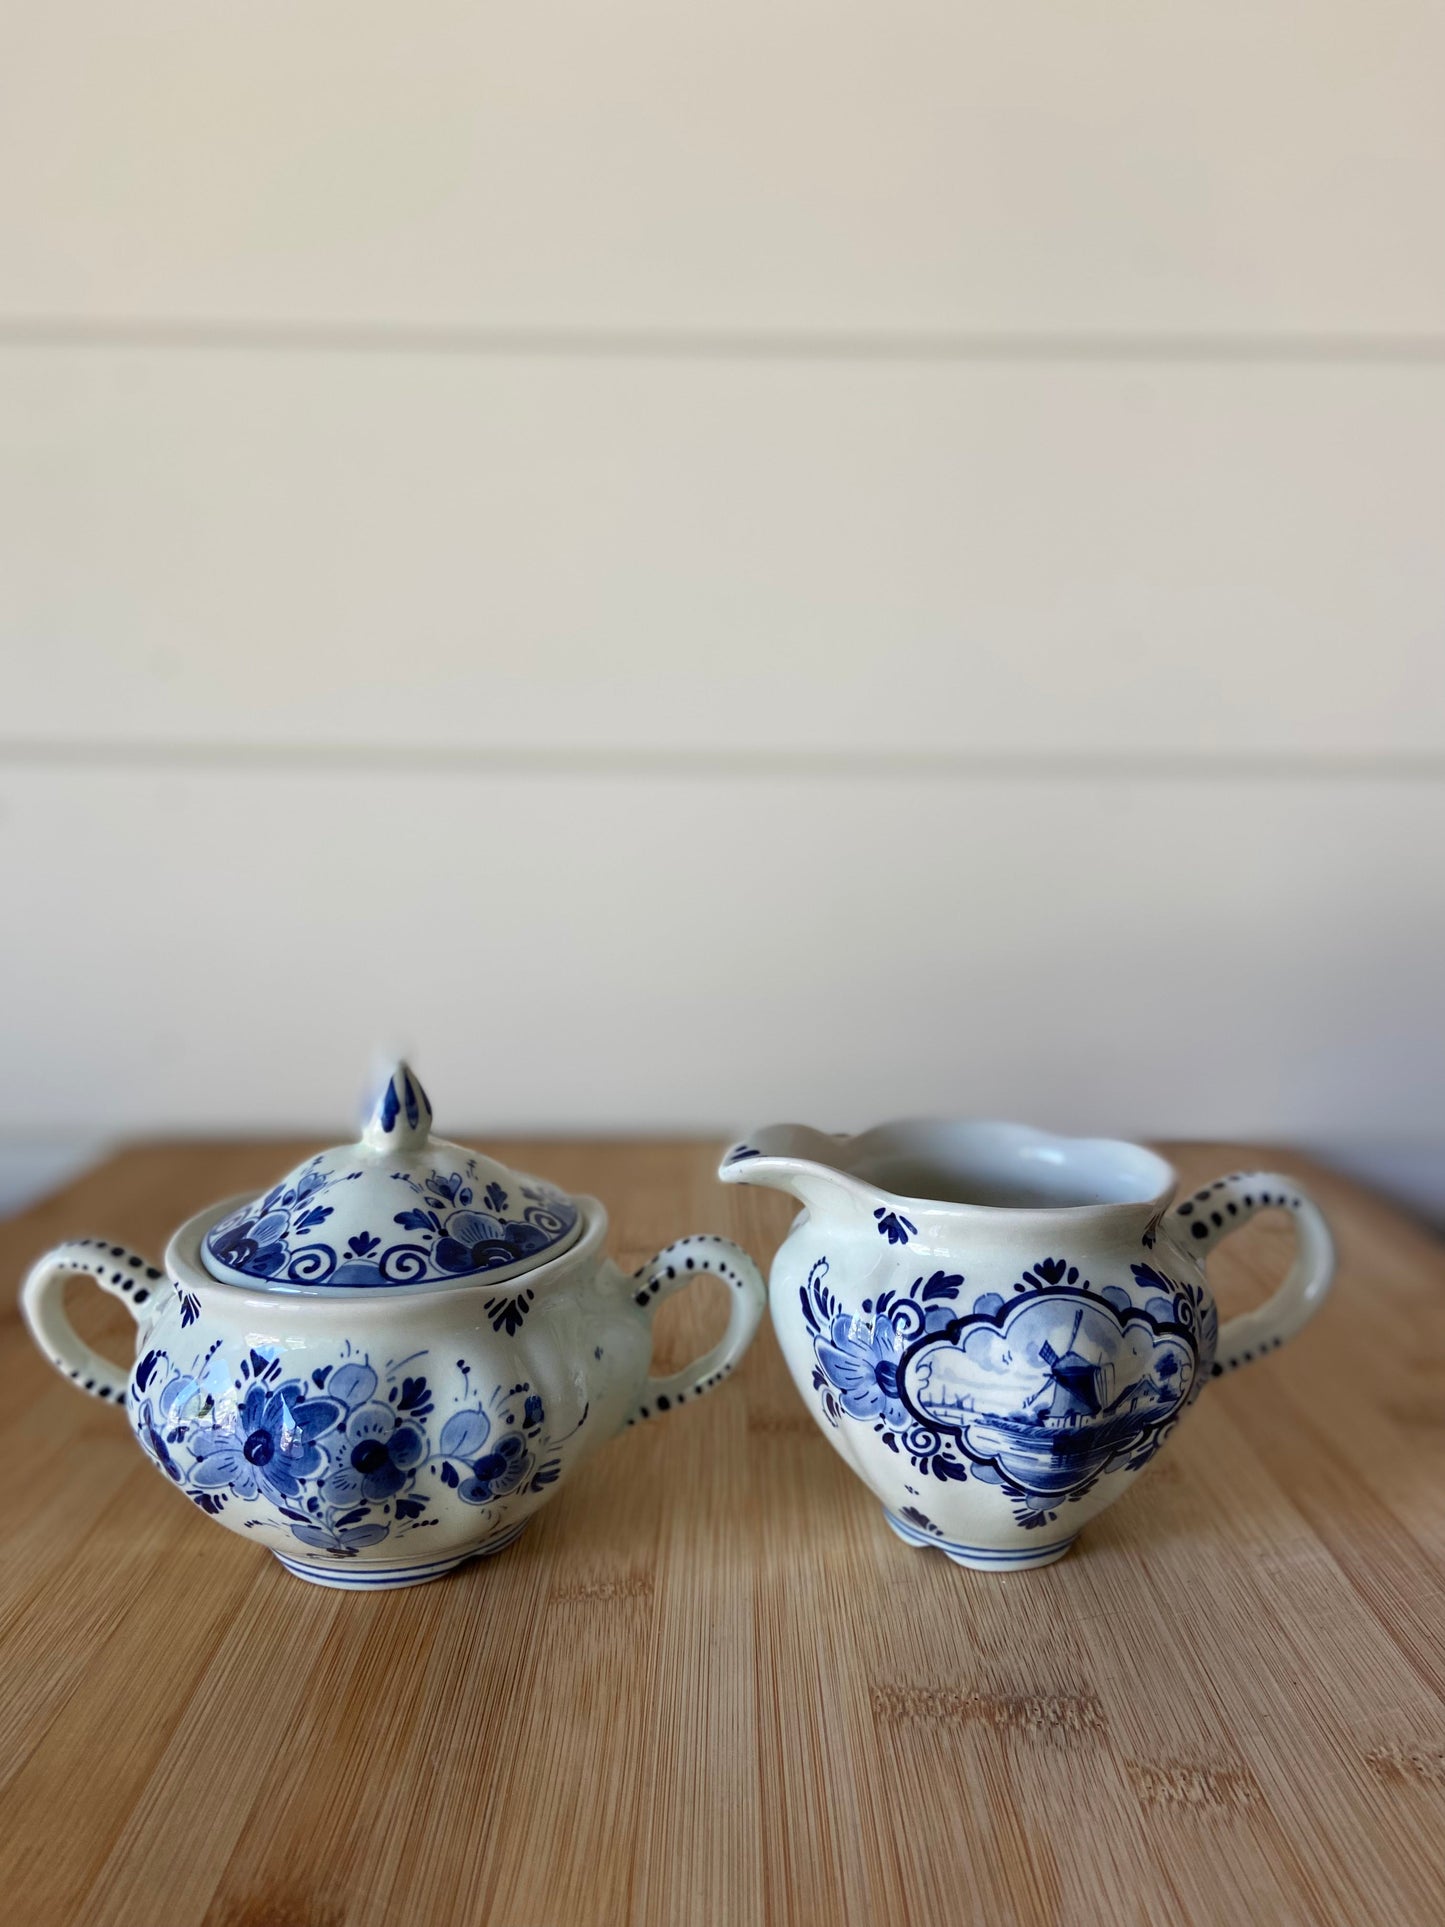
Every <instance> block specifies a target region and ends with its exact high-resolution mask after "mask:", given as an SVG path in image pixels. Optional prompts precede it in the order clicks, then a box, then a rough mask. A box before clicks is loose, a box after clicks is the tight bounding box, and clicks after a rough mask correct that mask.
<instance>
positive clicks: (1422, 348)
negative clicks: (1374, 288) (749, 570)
mask: <svg viewBox="0 0 1445 1927" xmlns="http://www.w3.org/2000/svg"><path fill="white" fill-rule="evenodd" d="M12 348H13V349H32V348H73V349H76V350H77V351H82V352H83V351H85V350H87V349H94V350H114V349H125V348H135V349H174V350H176V351H177V352H183V353H237V352H240V353H255V354H282V355H291V354H302V355H308V354H309V355H314V354H322V355H326V354H343V355H439V356H461V357H468V356H475V357H477V358H479V359H507V358H512V357H515V358H518V359H542V360H577V361H589V360H602V361H617V360H621V361H649V360H656V361H780V362H793V361H824V362H835V361H838V362H848V361H861V362H890V361H898V362H945V363H946V362H963V363H968V362H983V363H988V362H1004V363H1009V362H1020V363H1025V364H1027V363H1031V362H1042V363H1063V364H1070V363H1082V364H1085V365H1088V364H1091V363H1102V364H1105V365H1112V364H1115V363H1124V364H1129V363H1136V362H1137V363H1141V364H1145V365H1148V364H1162V365H1164V366H1172V365H1179V366H1191V365H1196V364H1197V365H1202V366H1212V365H1215V364H1219V365H1223V366H1230V365H1235V364H1238V365H1242V366H1266V367H1267V366H1271V365H1274V364H1280V363H1284V364H1289V363H1295V362H1300V363H1305V364H1308V365H1327V366H1349V365H1351V364H1361V365H1363V366H1367V367H1377V366H1394V365H1406V366H1409V365H1416V366H1419V365H1423V366H1435V365H1438V364H1442V363H1445V334H1411V335H1404V334H1401V335H1394V334H1385V333H1361V334H1332V333H1320V334H1284V333H1281V334H1244V333H1240V334H1234V333H1219V334H1187V333H1179V334H1174V333H1149V334H1131V333H1058V334H1054V333H1044V332H1039V333H1034V332H1023V331H1020V332H1017V333H1015V332H1012V331H1009V332H1002V333H977V334H975V333H958V334H953V333H948V334H942V333H938V334H934V333H923V332H920V333H917V334H913V333H902V332H900V333H891V332H890V333H883V332H873V331H866V330H859V331H854V330H847V331H839V332H837V333H832V332H822V331H818V332H814V331H807V330H797V331H792V330H751V329H718V330H716V331H713V330H708V329H696V330H690V329H672V328H657V329H650V328H627V329H607V328H575V329H574V328H554V327H543V326H539V327H536V328H470V327H447V326H436V327H418V326H416V325H414V324H401V323H399V324H397V325H395V326H391V325H388V324H385V323H361V324H353V323H343V322H337V323H335V324H329V323H296V322H289V321H286V320H284V319H278V320H276V321H274V322H271V321H267V322H229V321H183V320H176V321H171V320H166V319H157V320H136V321H104V322H98V321H84V320H76V319H71V318H68V317H64V316H53V317H52V316H37V317H34V318H33V319H19V320H15V319H11V320H0V352H3V351H4V350H5V349H12Z"/></svg>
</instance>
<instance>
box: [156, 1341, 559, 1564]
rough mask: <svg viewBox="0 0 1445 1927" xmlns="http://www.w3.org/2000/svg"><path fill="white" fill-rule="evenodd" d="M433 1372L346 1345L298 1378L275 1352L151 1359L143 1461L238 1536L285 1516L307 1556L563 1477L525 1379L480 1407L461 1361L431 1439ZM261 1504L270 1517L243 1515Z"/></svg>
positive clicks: (348, 1552) (351, 1550) (352, 1549)
mask: <svg viewBox="0 0 1445 1927" xmlns="http://www.w3.org/2000/svg"><path fill="white" fill-rule="evenodd" d="M427 1361H428V1354H426V1353H425V1352H418V1353H416V1354H414V1355H413V1356H411V1357H409V1358H404V1359H401V1360H397V1361H387V1362H386V1363H385V1364H373V1362H372V1360H371V1359H370V1357H369V1356H368V1355H367V1354H365V1353H358V1352H353V1351H351V1350H350V1348H349V1347H347V1348H343V1356H342V1357H340V1358H339V1359H337V1360H336V1361H334V1362H332V1363H327V1364H321V1365H317V1366H315V1367H314V1368H313V1369H312V1370H311V1372H310V1373H309V1375H308V1377H306V1378H305V1379H302V1378H300V1377H297V1376H287V1375H286V1361H285V1358H284V1354H281V1353H279V1352H277V1351H274V1350H271V1349H259V1348H258V1349H254V1350H250V1351H248V1352H247V1353H245V1354H244V1355H242V1356H241V1357H240V1358H239V1360H230V1361H228V1359H227V1357H226V1355H225V1354H223V1353H222V1352H221V1351H220V1349H219V1347H217V1346H212V1347H211V1349H210V1350H209V1351H208V1352H207V1353H206V1354H205V1355H204V1356H203V1357H202V1358H200V1359H197V1360H195V1361H193V1363H192V1364H191V1365H190V1366H189V1367H188V1368H184V1369H183V1368H179V1367H177V1366H176V1365H175V1363H174V1362H173V1361H172V1359H171V1358H170V1356H169V1354H168V1353H166V1352H165V1351H163V1350H152V1351H148V1352H147V1353H146V1354H145V1355H144V1357H142V1358H141V1359H140V1361H139V1362H138V1363H137V1365H136V1368H135V1373H134V1375H133V1379H132V1385H131V1397H130V1411H131V1420H132V1424H133V1425H134V1427H135V1431H136V1436H137V1437H138V1438H139V1440H140V1442H141V1445H142V1446H143V1448H144V1449H145V1451H146V1453H147V1455H148V1456H149V1457H150V1458H151V1459H152V1460H153V1461H154V1462H155V1464H156V1465H157V1466H158V1467H159V1468H160V1470H161V1471H162V1472H164V1473H165V1474H166V1476H167V1477H168V1478H169V1479H171V1480H173V1481H174V1483H175V1484H177V1485H178V1486H180V1487H181V1489H182V1490H183V1491H184V1492H185V1493H186V1494H187V1496H188V1497H189V1498H191V1499H192V1500H194V1502H195V1503H196V1504H197V1505H198V1506H200V1507H201V1508H202V1510H203V1511H206V1512H209V1513H212V1514H216V1513H220V1512H223V1511H226V1510H227V1509H228V1508H230V1507H236V1508H239V1509H241V1510H243V1511H245V1512H246V1513H247V1516H244V1517H242V1518H241V1519H240V1520H239V1524H240V1525H241V1527H242V1528H243V1529H249V1528H251V1527H254V1526H257V1525H262V1524H272V1523H275V1521H276V1519H278V1518H279V1520H281V1521H283V1522H284V1523H285V1524H286V1526H287V1527H288V1528H289V1530H290V1532H291V1534H292V1536H293V1537H295V1538H296V1539H299V1540H300V1541H301V1543H302V1544H303V1545H307V1546H310V1547H313V1548H315V1549H317V1550H320V1551H324V1552H329V1553H332V1554H335V1555H337V1556H338V1557H349V1556H352V1555H354V1554H356V1553H358V1552H360V1551H361V1550H363V1549H364V1548H366V1547H369V1546H375V1545H378V1544H380V1543H381V1541H383V1540H384V1539H387V1538H390V1537H393V1536H400V1535H404V1534H407V1533H411V1532H415V1531H420V1530H423V1529H424V1528H426V1527H428V1526H432V1525H435V1524H436V1511H435V1508H436V1502H437V1499H438V1497H439V1495H440V1492H441V1491H442V1490H443V1489H445V1488H450V1489H451V1490H452V1491H453V1492H454V1493H455V1494H456V1497H457V1498H458V1499H460V1500H461V1501H462V1502H463V1503H464V1504H466V1505H470V1506H477V1507H486V1506H495V1505H499V1504H500V1503H501V1502H502V1501H504V1500H510V1499H514V1498H516V1497H518V1496H521V1495H525V1494H527V1493H540V1492H542V1491H543V1490H545V1488H546V1487H547V1486H549V1485H550V1484H552V1483H553V1481H554V1480H555V1479H556V1478H557V1477H558V1476H559V1475H560V1472H561V1459H560V1456H559V1453H558V1450H557V1447H558V1446H560V1445H561V1444H562V1443H564V1440H562V1439H551V1438H549V1437H548V1435H547V1422H546V1421H547V1414H546V1409H545V1406H544V1403H543V1400H542V1397H541V1394H540V1393H539V1392H537V1391H535V1390H534V1389H533V1387H532V1386H531V1384H530V1383H528V1382H527V1381H526V1380H523V1381H521V1382H520V1383H517V1384H514V1385H511V1386H507V1387H503V1386H500V1385H499V1386H495V1387H494V1388H493V1389H492V1391H491V1392H490V1393H489V1394H487V1395H486V1396H485V1397H482V1396H481V1395H480V1394H479V1393H478V1391H477V1389H476V1388H475V1386H474V1384H473V1376H474V1375H473V1373H472V1370H471V1368H470V1367H469V1366H468V1364H467V1362H466V1360H465V1359H458V1360H456V1362H455V1365H454V1366H452V1367H450V1368H448V1370H447V1371H446V1373H445V1374H444V1376H445V1377H446V1378H447V1380H449V1382H450V1384H451V1385H452V1387H453V1390H452V1394H451V1402H453V1403H454V1402H455V1401H456V1399H457V1398H458V1397H460V1398H461V1399H462V1400H464V1401H465V1403H463V1404H462V1406H461V1408H460V1409H458V1410H452V1411H451V1412H450V1414H449V1416H448V1417H447V1418H446V1419H445V1420H444V1422H443V1423H442V1424H441V1426H440V1428H439V1431H438V1433H437V1434H436V1435H435V1436H433V1434H432V1430H431V1424H432V1423H433V1422H434V1418H435V1413H436V1409H437V1405H436V1394H435V1390H434V1379H435V1373H434V1371H433V1370H432V1369H430V1368H429V1367H428V1362H427ZM293 1370H294V1368H293ZM458 1388H459V1389H458ZM586 1417H587V1413H586V1410H585V1409H584V1411H583V1413H582V1417H581V1419H579V1421H578V1423H577V1425H576V1426H574V1427H573V1428H572V1431H571V1432H569V1433H567V1434H566V1437H568V1438H570V1437H571V1436H573V1434H574V1433H575V1432H577V1431H579V1430H580V1429H581V1426H582V1424H584V1423H585V1421H586ZM258 1506H259V1507H263V1508H267V1507H269V1508H271V1513H270V1515H269V1516H268V1514H267V1513H266V1512H265V1511H261V1512H255V1511H251V1510H250V1509H251V1508H255V1507H258Z"/></svg>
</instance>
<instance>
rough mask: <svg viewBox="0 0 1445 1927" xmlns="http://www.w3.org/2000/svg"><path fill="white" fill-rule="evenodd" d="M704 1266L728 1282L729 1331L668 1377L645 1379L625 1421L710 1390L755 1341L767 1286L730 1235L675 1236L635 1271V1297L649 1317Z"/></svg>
mask: <svg viewBox="0 0 1445 1927" xmlns="http://www.w3.org/2000/svg"><path fill="white" fill-rule="evenodd" d="M705 1271H706V1272H711V1273H712V1275H713V1277H715V1278H721V1279H722V1280H723V1281H724V1283H726V1284H728V1285H730V1286H731V1287H732V1303H731V1305H730V1306H729V1308H728V1323H727V1330H726V1331H725V1332H724V1333H723V1335H722V1337H721V1338H720V1339H719V1340H718V1342H717V1343H716V1344H715V1345H714V1346H713V1347H712V1349H711V1351H706V1352H704V1353H703V1354H702V1356H701V1357H700V1358H695V1359H694V1360H693V1361H692V1363H691V1364H690V1365H686V1366H684V1367H683V1369H682V1370H681V1371H680V1372H672V1373H671V1374H669V1376H668V1377H666V1378H649V1379H648V1380H647V1382H646V1384H645V1385H644V1386H643V1388H642V1395H641V1397H640V1398H639V1399H638V1402H637V1404H636V1405H635V1406H634V1407H633V1408H632V1411H631V1413H630V1414H629V1415H628V1418H627V1423H628V1424H629V1425H634V1424H636V1422H637V1420H638V1419H642V1418H656V1417H657V1416H658V1414H659V1413H662V1412H670V1411H671V1410H672V1409H673V1407H674V1406H677V1405H686V1403H687V1401H688V1400H689V1399H699V1398H701V1397H702V1396H703V1394H704V1393H705V1392H710V1391H712V1390H713V1389H714V1388H715V1387H716V1386H718V1385H720V1384H721V1383H722V1381H723V1380H724V1379H725V1378H726V1377H727V1375H728V1373H729V1372H730V1371H731V1370H732V1368H733V1366H734V1365H736V1364H737V1362H738V1360H739V1359H740V1358H741V1357H742V1355H743V1353H744V1352H745V1351H746V1350H747V1348H748V1346H749V1345H750V1344H751V1343H752V1342H753V1334H754V1332H756V1330H757V1329H758V1321H759V1319H761V1317H762V1315H763V1312H764V1310H765V1308H766V1306H767V1302H768V1288H767V1286H766V1284H764V1282H763V1274H762V1273H761V1272H760V1271H759V1270H758V1268H757V1266H756V1265H755V1264H754V1263H753V1261H752V1259H751V1258H750V1257H749V1256H748V1254H747V1253H746V1252H745V1251H744V1250H743V1249H742V1247H741V1246H740V1245H735V1244H733V1243H732V1242H731V1240H730V1239H727V1238H712V1237H707V1236H702V1237H696V1238H679V1240H678V1241H677V1243H676V1244H674V1245H669V1246H668V1247H667V1249H666V1250H665V1251H659V1252H658V1254H657V1256H656V1257H655V1258H653V1259H651V1260H650V1261H649V1262H648V1263H647V1264H645V1265H644V1266H643V1267H642V1269H641V1270H640V1271H639V1272H638V1273H637V1274H636V1276H635V1278H634V1280H633V1282H634V1284H635V1285H636V1290H635V1292H634V1293H633V1302H634V1303H635V1304H638V1305H640V1306H641V1307H642V1309H643V1310H644V1311H646V1312H647V1313H648V1315H649V1316H651V1314H652V1313H653V1312H655V1311H656V1310H657V1307H658V1306H659V1305H660V1304H661V1303H662V1301H663V1299H664V1298H670V1297H671V1296H672V1294H673V1293H674V1292H675V1291H681V1290H682V1289H683V1287H684V1286H686V1285H690V1284H692V1282H693V1281H694V1279H696V1278H698V1277H700V1276H701V1275H702V1273H703V1272H705Z"/></svg>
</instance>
